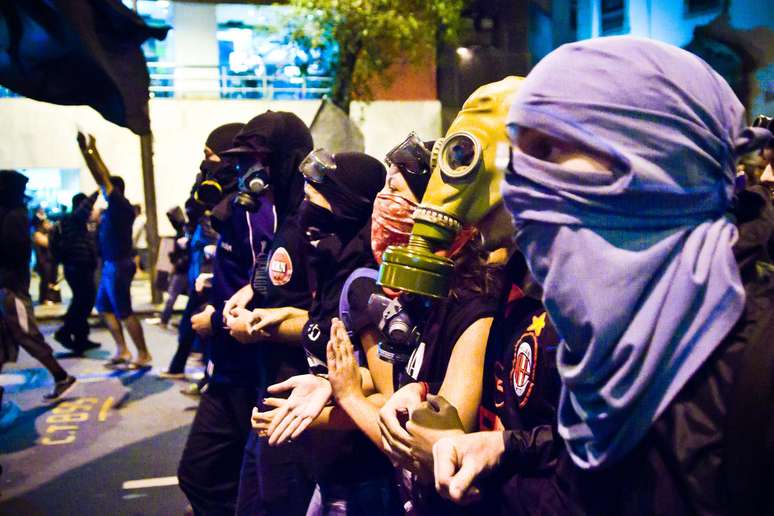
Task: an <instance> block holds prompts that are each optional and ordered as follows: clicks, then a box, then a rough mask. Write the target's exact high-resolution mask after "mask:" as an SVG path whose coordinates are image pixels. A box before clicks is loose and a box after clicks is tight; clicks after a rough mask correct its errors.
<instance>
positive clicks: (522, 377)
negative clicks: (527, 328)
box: [511, 333, 537, 408]
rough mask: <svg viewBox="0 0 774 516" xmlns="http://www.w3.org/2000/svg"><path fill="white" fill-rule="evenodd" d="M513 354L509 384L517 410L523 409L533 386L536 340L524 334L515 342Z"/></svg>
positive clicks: (532, 336)
mask: <svg viewBox="0 0 774 516" xmlns="http://www.w3.org/2000/svg"><path fill="white" fill-rule="evenodd" d="M517 342H518V343H517V344H516V346H515V347H516V349H515V352H514V354H513V365H512V368H511V382H512V383H513V390H514V392H515V393H516V397H517V398H518V400H519V408H523V407H524V406H525V405H526V404H527V401H528V400H529V395H530V394H532V388H533V387H534V386H535V365H536V360H537V356H536V354H537V340H536V339H535V336H534V335H531V334H529V333H528V334H526V335H522V337H521V338H520V339H519V340H518V341H517Z"/></svg>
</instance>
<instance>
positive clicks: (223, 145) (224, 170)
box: [191, 122, 245, 219]
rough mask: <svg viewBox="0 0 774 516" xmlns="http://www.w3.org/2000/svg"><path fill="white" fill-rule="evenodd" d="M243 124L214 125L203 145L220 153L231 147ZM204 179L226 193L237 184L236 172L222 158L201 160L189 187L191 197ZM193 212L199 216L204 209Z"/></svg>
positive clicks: (228, 162) (217, 153)
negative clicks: (214, 182) (215, 184)
mask: <svg viewBox="0 0 774 516" xmlns="http://www.w3.org/2000/svg"><path fill="white" fill-rule="evenodd" d="M244 126H245V124H243V123H239V122H234V123H230V124H225V125H221V126H220V127H216V128H215V129H213V131H212V132H211V133H210V134H209V136H207V140H206V141H205V142H204V145H205V146H206V147H208V148H209V149H210V150H211V151H212V152H213V153H215V154H216V155H220V153H222V152H223V151H225V150H227V149H230V148H231V147H232V145H233V141H234V137H235V136H236V135H237V134H239V131H241V130H242V129H243V128H244ZM205 179H211V180H215V181H217V183H218V184H219V185H220V186H221V188H222V189H223V190H222V191H223V192H224V193H225V194H226V195H227V194H228V193H230V192H231V191H233V190H234V189H235V188H236V184H237V178H236V173H235V172H234V170H233V168H232V167H231V162H230V161H228V160H224V159H222V160H221V161H213V160H208V159H205V160H202V162H201V164H200V165H199V174H198V175H197V177H196V183H195V184H194V186H193V188H192V189H191V198H192V199H193V197H194V193H195V192H196V189H197V188H198V187H199V185H201V183H202V181H204V180H205ZM195 212H196V215H197V216H200V215H201V213H203V212H204V211H203V209H198V210H195ZM197 219H198V217H197Z"/></svg>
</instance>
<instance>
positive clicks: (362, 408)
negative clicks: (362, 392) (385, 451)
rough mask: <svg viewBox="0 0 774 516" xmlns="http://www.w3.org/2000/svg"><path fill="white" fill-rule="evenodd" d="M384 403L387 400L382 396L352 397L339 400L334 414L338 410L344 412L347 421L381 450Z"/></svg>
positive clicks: (333, 410) (333, 408)
mask: <svg viewBox="0 0 774 516" xmlns="http://www.w3.org/2000/svg"><path fill="white" fill-rule="evenodd" d="M384 403H385V399H384V396H382V395H381V394H373V395H371V396H369V397H368V398H366V397H364V396H351V397H349V398H346V399H342V400H339V404H338V406H336V407H332V412H335V411H337V410H338V411H340V412H342V413H343V414H342V415H345V416H346V419H347V420H348V421H349V422H350V424H351V425H352V426H353V427H354V428H356V429H358V430H360V431H361V432H363V433H364V434H365V435H366V436H367V437H368V438H369V439H370V440H371V442H373V443H374V444H375V445H376V447H377V448H379V449H380V450H381V449H382V437H381V433H380V430H379V409H380V408H381V407H382V406H383V405H384ZM334 416H335V414H334ZM339 417H341V415H339Z"/></svg>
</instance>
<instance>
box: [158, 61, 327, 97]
mask: <svg viewBox="0 0 774 516" xmlns="http://www.w3.org/2000/svg"><path fill="white" fill-rule="evenodd" d="M148 70H149V72H150V93H151V96H152V97H176V96H186V97H192V96H193V97H195V96H209V97H220V98H224V99H240V98H246V99H267V100H273V99H298V100H301V99H319V98H322V97H323V96H325V95H327V94H328V93H330V91H331V86H332V85H333V78H332V77H327V76H298V77H288V76H285V75H282V74H274V75H258V74H255V73H234V72H232V71H230V70H229V69H228V68H227V67H214V66H178V65H175V64H174V63H163V62H153V63H148Z"/></svg>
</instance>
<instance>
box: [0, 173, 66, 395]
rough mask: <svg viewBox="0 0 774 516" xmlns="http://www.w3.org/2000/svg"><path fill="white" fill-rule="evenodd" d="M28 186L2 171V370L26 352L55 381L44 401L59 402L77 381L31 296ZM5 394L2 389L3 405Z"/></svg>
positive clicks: (0, 393)
mask: <svg viewBox="0 0 774 516" xmlns="http://www.w3.org/2000/svg"><path fill="white" fill-rule="evenodd" d="M26 186H27V178H26V177H25V176H24V175H22V174H20V173H19V172H17V171H15V170H0V242H2V245H0V370H2V366H3V364H5V363H6V362H15V361H16V358H17V356H18V354H19V347H21V348H23V349H24V350H25V351H27V353H29V354H30V355H32V357H33V358H35V359H36V360H38V361H39V362H40V363H41V364H43V366H44V367H45V368H46V369H47V370H48V372H49V373H51V376H53V377H54V382H55V384H54V389H53V390H52V391H51V392H50V393H49V394H46V395H45V396H44V400H46V401H55V400H58V399H60V398H61V397H62V396H64V395H65V394H67V392H69V391H70V389H72V387H73V386H74V385H75V377H73V376H70V375H68V374H67V372H66V371H65V370H64V369H63V368H62V366H61V365H60V364H59V362H57V360H56V359H55V358H54V353H53V350H52V349H51V346H49V345H48V343H47V342H46V340H45V338H44V337H43V334H42V333H40V330H39V329H38V325H37V322H36V321H35V313H34V311H33V309H32V300H31V299H30V295H29V289H30V258H31V254H32V241H31V238H30V230H29V227H30V221H29V218H28V216H27V207H26V203H27V199H26V197H25V195H24V190H25V188H26ZM2 394H3V391H2V387H0V404H2Z"/></svg>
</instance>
